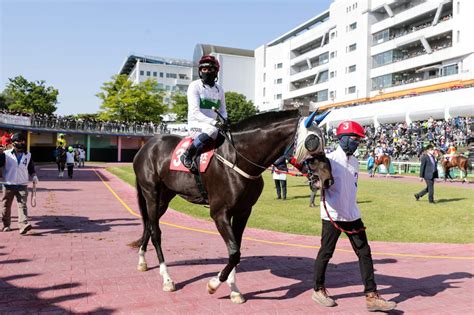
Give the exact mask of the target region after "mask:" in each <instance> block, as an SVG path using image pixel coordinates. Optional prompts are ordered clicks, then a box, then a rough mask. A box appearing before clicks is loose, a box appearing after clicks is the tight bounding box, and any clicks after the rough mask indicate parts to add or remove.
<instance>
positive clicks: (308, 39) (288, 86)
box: [255, 0, 474, 125]
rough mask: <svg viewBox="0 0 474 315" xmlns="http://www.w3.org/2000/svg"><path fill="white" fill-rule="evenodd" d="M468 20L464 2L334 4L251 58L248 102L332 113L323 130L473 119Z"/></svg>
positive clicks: (473, 63) (473, 49) (472, 5)
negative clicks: (350, 123) (351, 123)
mask: <svg viewBox="0 0 474 315" xmlns="http://www.w3.org/2000/svg"><path fill="white" fill-rule="evenodd" d="M472 12H474V1H471V0H429V1H427V0H413V1H408V0H398V1H394V0H372V1H370V0H366V1H362V0H358V1H357V0H335V1H334V2H333V3H332V4H331V5H330V7H329V9H328V10H326V11H324V12H322V13H320V14H319V15H317V16H315V17H314V18H312V19H310V20H308V21H306V22H304V23H302V24H301V25H299V26H297V27H296V28H294V29H292V30H290V31H289V32H287V33H285V34H283V35H281V36H279V37H278V38H276V39H274V40H272V41H270V42H269V43H267V44H265V45H262V46H260V47H258V48H257V49H256V50H255V69H256V71H255V103H256V104H257V105H258V106H259V109H260V110H262V111H266V110H276V109H284V108H293V107H299V106H302V107H306V108H308V109H310V110H315V109H318V108H319V109H328V108H332V109H333V110H332V113H331V114H330V115H329V116H328V118H327V123H328V124H329V125H336V124H337V123H339V122H340V121H341V120H344V119H348V118H350V119H354V120H357V121H359V122H361V123H363V124H371V123H374V124H375V125H378V124H380V123H390V122H401V121H406V122H411V121H416V120H421V119H427V118H428V117H430V116H431V117H433V118H435V119H441V118H449V117H453V116H459V115H470V116H473V115H474V41H472V38H471V32H472V29H474V19H473V16H472Z"/></svg>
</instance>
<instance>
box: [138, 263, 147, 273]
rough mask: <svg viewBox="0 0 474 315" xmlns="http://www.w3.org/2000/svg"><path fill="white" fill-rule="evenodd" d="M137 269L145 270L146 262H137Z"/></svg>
mask: <svg viewBox="0 0 474 315" xmlns="http://www.w3.org/2000/svg"><path fill="white" fill-rule="evenodd" d="M137 270H138V271H147V270H148V266H147V264H146V263H144V264H138V266H137Z"/></svg>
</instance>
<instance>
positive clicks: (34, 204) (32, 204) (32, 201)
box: [30, 182, 36, 208]
mask: <svg viewBox="0 0 474 315" xmlns="http://www.w3.org/2000/svg"><path fill="white" fill-rule="evenodd" d="M30 203H31V206H32V207H33V208H34V207H36V183H35V182H33V188H32V189H31V199H30Z"/></svg>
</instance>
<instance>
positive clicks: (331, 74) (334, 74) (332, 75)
mask: <svg viewBox="0 0 474 315" xmlns="http://www.w3.org/2000/svg"><path fill="white" fill-rule="evenodd" d="M336 75H337V71H331V73H329V77H330V78H331V79H332V78H334V77H335V76H336Z"/></svg>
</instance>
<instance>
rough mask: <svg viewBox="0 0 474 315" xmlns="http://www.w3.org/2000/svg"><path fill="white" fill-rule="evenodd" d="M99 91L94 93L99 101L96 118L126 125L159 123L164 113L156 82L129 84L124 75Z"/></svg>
mask: <svg viewBox="0 0 474 315" xmlns="http://www.w3.org/2000/svg"><path fill="white" fill-rule="evenodd" d="M101 89H102V91H103V92H100V93H98V94H96V96H97V97H99V98H100V99H102V101H103V103H102V105H101V106H100V108H101V111H100V113H99V117H100V118H101V119H104V120H122V121H127V122H145V121H152V122H154V123H159V122H161V116H160V115H161V114H163V113H164V112H165V109H166V106H165V105H164V104H163V91H161V90H159V89H158V83H157V82H156V81H153V80H147V81H145V82H140V83H138V84H133V83H132V82H131V81H130V80H128V77H127V76H126V75H117V76H114V77H112V81H109V82H105V83H104V84H103V86H102V87H101Z"/></svg>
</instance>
